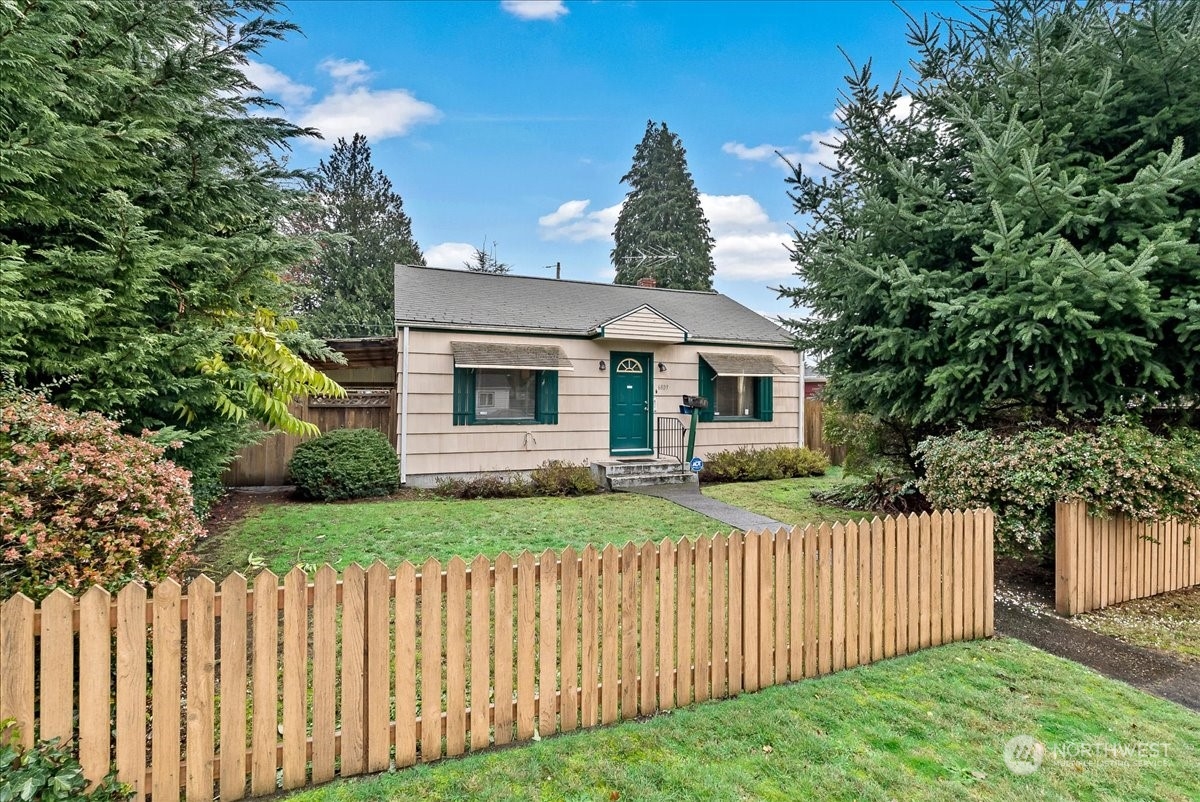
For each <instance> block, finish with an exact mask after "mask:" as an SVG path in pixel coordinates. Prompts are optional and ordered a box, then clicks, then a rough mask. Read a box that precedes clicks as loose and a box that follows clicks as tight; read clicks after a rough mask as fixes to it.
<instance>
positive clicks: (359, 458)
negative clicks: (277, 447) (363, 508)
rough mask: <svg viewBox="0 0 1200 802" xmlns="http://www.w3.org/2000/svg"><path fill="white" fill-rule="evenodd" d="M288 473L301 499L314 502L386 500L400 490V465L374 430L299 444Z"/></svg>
mask: <svg viewBox="0 0 1200 802" xmlns="http://www.w3.org/2000/svg"><path fill="white" fill-rule="evenodd" d="M288 473H289V474H291V477H292V481H293V482H295V483H296V489H297V490H298V491H299V493H300V495H301V496H302V497H304V498H309V499H315V500H317V501H340V500H343V499H354V498H370V497H371V496H387V495H390V494H391V493H394V492H396V488H397V487H399V486H400V463H399V461H398V460H397V459H396V452H395V450H394V449H393V448H392V444H391V443H389V442H388V439H387V437H386V436H385V435H384V434H383V433H382V432H380V431H377V430H375V429H334V430H332V431H328V432H326V433H325V434H323V435H321V436H320V437H317V438H316V439H314V440H309V441H308V442H306V443H301V444H300V445H299V446H297V447H296V453H295V454H293V455H292V459H291V461H290V462H288Z"/></svg>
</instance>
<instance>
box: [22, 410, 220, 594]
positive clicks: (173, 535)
mask: <svg viewBox="0 0 1200 802" xmlns="http://www.w3.org/2000/svg"><path fill="white" fill-rule="evenodd" d="M164 453H165V450H164V449H163V448H162V447H160V446H157V445H155V444H153V443H151V442H149V441H148V440H146V439H145V437H132V436H130V435H125V434H121V433H120V431H119V430H118V425H117V423H115V422H114V421H110V420H108V419H106V418H104V417H102V416H100V415H98V414H96V413H87V414H79V413H76V412H71V411H69V410H65V409H62V408H61V407H57V406H54V405H53V404H50V403H49V402H47V401H46V400H45V399H43V398H41V397H39V396H36V395H32V394H29V393H24V392H9V393H4V394H0V598H3V597H7V596H10V595H12V594H14V593H18V592H21V593H25V594H27V595H29V596H31V597H33V598H34V599H41V598H42V597H44V596H45V595H46V594H48V593H49V592H50V591H51V590H53V589H54V588H55V587H56V586H59V587H62V588H63V589H65V590H67V591H69V592H75V591H76V590H78V589H80V588H83V587H85V586H87V585H91V584H99V585H104V586H107V587H109V588H110V589H111V588H115V587H118V586H120V585H124V584H125V583H127V582H129V581H131V580H141V581H146V582H155V581H158V580H160V579H163V578H165V577H167V576H171V575H176V574H179V573H180V572H182V571H183V569H185V568H186V567H187V566H188V564H189V562H190V560H191V557H190V555H191V553H192V550H193V546H194V545H195V543H196V540H197V539H198V538H199V537H200V536H201V535H202V531H203V530H202V529H201V526H200V521H199V520H198V519H197V517H196V514H195V512H194V511H193V509H192V491H191V488H190V485H189V480H190V477H189V475H188V472H187V471H185V470H183V469H182V468H179V467H177V466H176V465H174V464H173V463H172V462H170V461H169V460H167V459H164V457H163V455H164Z"/></svg>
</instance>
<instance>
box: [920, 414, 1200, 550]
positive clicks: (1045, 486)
mask: <svg viewBox="0 0 1200 802" xmlns="http://www.w3.org/2000/svg"><path fill="white" fill-rule="evenodd" d="M917 453H918V455H919V456H920V457H921V459H922V460H923V463H924V466H925V471H926V473H925V478H924V479H923V480H922V481H921V483H920V486H921V491H922V492H923V493H924V494H925V496H926V497H927V498H928V499H929V501H930V502H931V503H932V504H933V505H934V506H936V507H939V508H943V509H945V508H958V509H965V508H971V507H982V506H989V507H991V508H992V509H993V510H994V511H995V513H996V541H997V546H998V547H999V548H1001V549H1002V550H1004V551H1007V552H1009V553H1017V554H1020V553H1033V554H1040V555H1043V556H1048V555H1049V554H1050V553H1052V551H1053V547H1054V504H1055V502H1056V501H1058V500H1063V501H1085V502H1087V503H1088V504H1089V505H1090V506H1091V507H1092V508H1094V509H1097V510H1101V511H1104V512H1106V513H1108V512H1124V513H1126V514H1128V515H1130V516H1132V517H1133V518H1137V519H1140V520H1162V519H1166V518H1179V519H1183V520H1192V521H1195V520H1200V435H1198V434H1197V432H1195V431H1194V430H1190V429H1181V430H1179V431H1175V432H1171V433H1167V434H1156V433H1154V432H1151V431H1150V430H1149V429H1147V428H1146V427H1145V426H1143V425H1142V424H1140V423H1137V422H1134V421H1127V420H1115V421H1105V422H1103V423H1100V424H1098V425H1095V426H1089V427H1081V428H1075V429H1071V430H1063V429H1060V428H1055V427H1050V426H1039V427H1032V428H1028V429H1020V430H1017V431H1016V432H1013V433H996V432H990V431H961V432H958V433H957V434H953V435H950V436H947V437H936V438H931V439H929V440H926V441H925V442H923V443H922V444H921V445H920V446H919V447H918V449H917Z"/></svg>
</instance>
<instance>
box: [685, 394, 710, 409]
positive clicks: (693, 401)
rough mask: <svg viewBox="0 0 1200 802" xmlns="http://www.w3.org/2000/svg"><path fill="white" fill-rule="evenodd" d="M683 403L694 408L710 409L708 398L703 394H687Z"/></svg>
mask: <svg viewBox="0 0 1200 802" xmlns="http://www.w3.org/2000/svg"><path fill="white" fill-rule="evenodd" d="M683 405H684V406H685V407H691V408H692V409H708V399H707V398H705V397H704V396H702V395H685V396H684V397H683Z"/></svg>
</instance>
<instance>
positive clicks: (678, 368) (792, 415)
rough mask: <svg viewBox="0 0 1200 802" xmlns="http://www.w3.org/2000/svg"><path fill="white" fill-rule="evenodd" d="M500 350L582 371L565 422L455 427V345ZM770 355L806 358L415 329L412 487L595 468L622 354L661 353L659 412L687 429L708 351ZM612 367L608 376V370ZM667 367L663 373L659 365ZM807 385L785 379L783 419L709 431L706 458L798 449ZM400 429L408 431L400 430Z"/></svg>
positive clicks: (702, 436) (602, 453)
mask: <svg viewBox="0 0 1200 802" xmlns="http://www.w3.org/2000/svg"><path fill="white" fill-rule="evenodd" d="M452 339H453V340H457V341H479V342H497V343H519V342H530V343H534V344H538V345H558V346H561V347H562V349H563V350H564V351H565V352H566V354H567V358H568V359H570V360H571V363H572V364H573V365H574V366H575V370H573V371H570V370H568V371H563V372H561V373H560V374H559V381H558V410H559V413H558V421H559V422H558V424H557V425H553V426H547V425H536V424H517V425H511V426H510V425H504V424H491V425H477V426H455V425H453V414H452V393H453V389H454V357H453V355H452V354H451V351H450V341H451V340H452ZM701 350H703V351H705V352H729V353H756V354H769V355H772V356H774V357H775V359H776V360H777V361H778V362H780V363H781V364H782V365H784V366H785V368H786V369H787V370H788V371H789V372H791V373H793V374H795V373H798V372H799V355H798V354H797V353H795V352H792V351H782V350H778V351H777V350H771V349H750V348H736V347H727V346H714V345H704V346H698V345H690V344H673V345H665V344H663V343H655V342H648V341H622V342H619V343H614V342H609V341H606V340H579V339H557V338H548V337H537V338H529V337H521V336H520V335H512V334H508V335H503V334H496V335H488V334H471V333H466V332H462V333H455V334H453V335H452V334H449V333H446V332H428V331H412V332H411V335H410V340H409V389H408V403H409V409H408V464H407V474H408V480H409V483H410V484H415V485H421V484H429V483H430V482H431V481H432V480H433V479H435V478H436V477H438V476H448V475H451V474H458V473H484V472H491V471H528V470H531V469H533V468H536V467H537V466H538V465H540V464H541V463H543V462H545V461H546V460H551V459H561V460H570V461H572V462H584V461H587V462H589V463H590V462H595V461H597V460H606V459H609V458H610V454H609V450H608V395H609V393H608V387H609V372H610V371H611V370H612V365H611V364H607V363H610V362H611V352H612V351H632V352H642V353H651V354H653V355H654V359H653V363H654V368H653V376H652V377H651V381H652V386H653V388H654V413H655V415H658V416H662V415H671V416H674V417H677V418H679V419H680V420H682V421H684V422H685V423H686V421H687V417H686V416H681V415H679V414H678V412H679V404H680V403H681V401H682V396H684V395H685V394H689V395H694V394H695V393H696V392H698V390H699V364H700V357H699V352H700V351H701ZM601 360H604V361H605V363H606V366H607V368H608V370H607V371H605V372H603V373H602V372H601V371H600V361H601ZM660 362H661V363H662V364H663V365H664V366H665V367H666V370H665V371H664V372H659V370H658V364H659V363H660ZM798 389H799V386H798V378H797V376H795V375H791V376H776V377H775V399H774V406H775V411H774V420H772V421H771V422H769V423H763V422H758V421H739V422H728V423H726V422H715V423H702V424H700V427H699V430H698V433H697V454H698V455H700V456H704V455H705V454H707V453H709V452H710V451H719V450H723V449H727V448H735V447H737V446H740V445H753V446H767V445H781V444H786V445H794V444H795V443H797V442H798V440H799V430H798V413H799V405H798V399H797V393H798ZM397 428H398V427H397Z"/></svg>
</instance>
